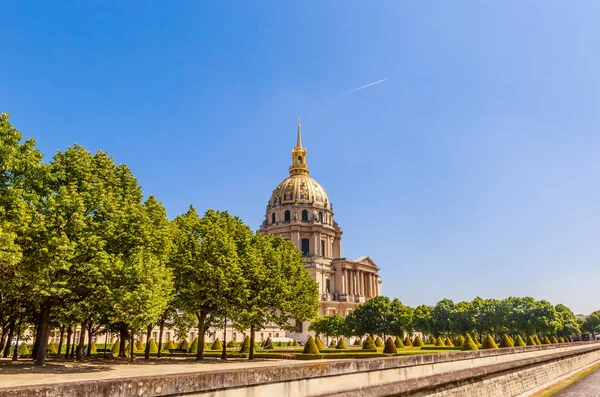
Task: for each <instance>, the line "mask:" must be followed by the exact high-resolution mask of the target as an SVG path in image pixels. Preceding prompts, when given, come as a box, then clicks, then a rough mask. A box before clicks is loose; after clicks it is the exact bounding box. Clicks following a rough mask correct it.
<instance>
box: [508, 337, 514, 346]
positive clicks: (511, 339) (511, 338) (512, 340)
mask: <svg viewBox="0 0 600 397" xmlns="http://www.w3.org/2000/svg"><path fill="white" fill-rule="evenodd" d="M507 336H508V339H510V341H511V342H512V344H513V346H514V345H515V340H514V339H513V337H512V336H510V335H507Z"/></svg>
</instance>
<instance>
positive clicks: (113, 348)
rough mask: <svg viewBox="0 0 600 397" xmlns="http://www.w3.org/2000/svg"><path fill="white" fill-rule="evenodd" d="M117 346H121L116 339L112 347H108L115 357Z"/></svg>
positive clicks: (117, 351)
mask: <svg viewBox="0 0 600 397" xmlns="http://www.w3.org/2000/svg"><path fill="white" fill-rule="evenodd" d="M119 346H121V341H120V340H119V339H117V340H116V341H115V343H113V345H112V349H110V351H111V352H112V355H113V356H114V357H117V356H118V355H119Z"/></svg>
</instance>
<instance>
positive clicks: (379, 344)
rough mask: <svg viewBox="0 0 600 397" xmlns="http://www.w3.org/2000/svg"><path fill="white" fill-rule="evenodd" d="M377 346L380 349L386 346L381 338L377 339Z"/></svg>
mask: <svg viewBox="0 0 600 397" xmlns="http://www.w3.org/2000/svg"><path fill="white" fill-rule="evenodd" d="M375 346H377V347H380V348H381V347H384V346H385V344H384V343H383V340H381V338H380V337H379V336H378V337H377V338H376V339H375Z"/></svg>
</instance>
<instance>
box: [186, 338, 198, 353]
mask: <svg viewBox="0 0 600 397" xmlns="http://www.w3.org/2000/svg"><path fill="white" fill-rule="evenodd" d="M188 353H198V337H197V336H196V337H195V338H194V340H193V341H192V343H190V348H189V349H188Z"/></svg>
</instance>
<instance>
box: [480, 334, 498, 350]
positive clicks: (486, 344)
mask: <svg viewBox="0 0 600 397" xmlns="http://www.w3.org/2000/svg"><path fill="white" fill-rule="evenodd" d="M482 347H483V348H484V349H497V348H498V345H497V344H496V341H495V340H494V338H492V335H490V334H487V336H486V337H485V339H484V340H483V344H482Z"/></svg>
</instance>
